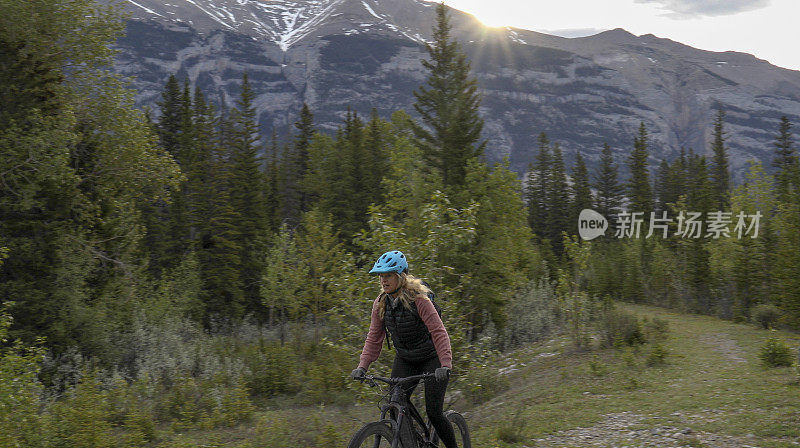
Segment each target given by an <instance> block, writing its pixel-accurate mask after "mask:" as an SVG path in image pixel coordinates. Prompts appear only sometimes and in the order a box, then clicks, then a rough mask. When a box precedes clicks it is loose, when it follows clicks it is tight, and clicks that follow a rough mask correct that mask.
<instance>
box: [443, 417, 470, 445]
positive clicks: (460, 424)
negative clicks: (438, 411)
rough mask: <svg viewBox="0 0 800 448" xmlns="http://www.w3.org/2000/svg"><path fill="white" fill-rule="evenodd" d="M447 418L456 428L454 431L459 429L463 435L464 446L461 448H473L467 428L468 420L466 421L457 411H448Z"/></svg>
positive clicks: (462, 442)
mask: <svg viewBox="0 0 800 448" xmlns="http://www.w3.org/2000/svg"><path fill="white" fill-rule="evenodd" d="M445 417H447V419H448V420H450V423H452V424H453V426H455V428H454V430H455V429H457V430H458V431H459V432H460V433H461V444H462V446H461V447H459V448H472V441H471V440H470V439H469V428H467V420H466V419H464V416H463V415H461V414H459V413H458V412H456V411H447V412H446V413H445Z"/></svg>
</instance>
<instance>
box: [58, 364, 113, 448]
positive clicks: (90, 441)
mask: <svg viewBox="0 0 800 448" xmlns="http://www.w3.org/2000/svg"><path fill="white" fill-rule="evenodd" d="M96 375H97V374H96V372H87V373H86V374H85V375H84V376H83V378H82V379H81V381H80V382H79V383H78V384H77V385H76V386H75V387H74V388H73V389H71V390H70V391H68V393H67V394H66V397H64V399H62V400H60V401H58V402H56V403H54V404H53V405H52V406H51V407H50V411H51V414H50V417H51V418H52V423H51V425H52V427H53V429H54V432H55V439H56V440H55V446H57V447H65V448H66V447H69V448H104V447H112V446H113V445H114V443H115V438H114V437H113V436H112V432H111V423H110V422H109V419H108V418H109V415H110V412H109V411H110V408H111V407H110V405H109V402H108V392H106V391H104V390H102V389H101V387H100V382H99V381H98V380H97V377H96Z"/></svg>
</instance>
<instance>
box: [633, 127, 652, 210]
mask: <svg viewBox="0 0 800 448" xmlns="http://www.w3.org/2000/svg"><path fill="white" fill-rule="evenodd" d="M648 155H649V152H648V144H647V129H646V128H645V126H644V122H642V123H640V125H639V133H638V135H637V136H636V137H635V138H634V143H633V151H632V152H631V155H630V157H629V158H628V169H629V170H630V173H631V178H630V180H629V181H628V184H627V193H628V200H629V201H630V205H629V207H628V209H629V211H630V212H643V214H642V216H643V217H644V219H645V221H648V220H649V218H650V212H651V211H653V193H652V189H651V188H650V173H649V170H648V165H647V158H648Z"/></svg>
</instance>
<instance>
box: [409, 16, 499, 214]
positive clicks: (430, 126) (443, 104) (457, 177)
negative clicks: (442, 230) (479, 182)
mask: <svg viewBox="0 0 800 448" xmlns="http://www.w3.org/2000/svg"><path fill="white" fill-rule="evenodd" d="M450 29H451V25H450V21H449V17H448V14H447V7H446V6H445V5H444V3H440V4H439V5H438V6H437V7H436V25H435V27H434V30H433V45H430V44H428V43H426V44H425V46H426V48H427V51H428V55H429V57H430V60H423V61H422V65H423V67H425V69H426V70H428V79H427V87H426V86H421V87H420V88H419V89H418V90H416V91H415V92H414V97H415V98H416V103H415V104H414V109H415V110H416V111H417V113H419V116H420V119H421V122H420V123H416V122H413V123H412V128H413V131H414V135H415V143H416V144H417V145H418V146H419V147H420V148H422V152H423V156H424V157H425V160H426V161H427V162H428V163H429V164H430V165H431V166H433V167H434V168H435V169H437V170H439V172H440V173H441V176H442V179H443V181H444V184H445V186H446V187H457V186H459V185H462V184H463V182H464V175H465V173H466V167H467V162H468V161H469V160H470V159H473V158H477V157H479V156H480V155H482V153H483V149H484V147H485V146H486V142H485V141H484V142H480V143H479V142H478V141H479V140H480V136H481V130H482V129H483V120H482V119H481V118H480V116H479V115H478V106H479V104H480V97H479V95H478V92H477V89H478V87H477V81H476V79H475V78H474V77H471V76H470V73H469V72H470V63H469V62H468V61H467V58H466V55H465V54H464V53H463V52H462V51H461V49H460V47H459V45H458V43H457V42H456V41H454V40H453V39H452V38H451V36H450ZM454 191H455V188H454ZM465 200H466V199H465Z"/></svg>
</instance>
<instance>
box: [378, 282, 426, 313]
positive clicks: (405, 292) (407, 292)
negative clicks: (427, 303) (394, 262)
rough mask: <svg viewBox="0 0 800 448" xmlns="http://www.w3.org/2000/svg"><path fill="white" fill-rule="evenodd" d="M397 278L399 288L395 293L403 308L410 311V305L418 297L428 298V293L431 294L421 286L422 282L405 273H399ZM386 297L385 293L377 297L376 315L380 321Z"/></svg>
mask: <svg viewBox="0 0 800 448" xmlns="http://www.w3.org/2000/svg"><path fill="white" fill-rule="evenodd" d="M397 276H398V277H400V286H399V288H398V290H397V291H398V293H399V297H400V301H401V302H402V303H403V306H404V307H406V308H407V309H411V303H412V302H413V301H414V300H416V298H417V297H419V296H422V297H424V298H426V299H427V298H428V293H429V292H431V289H430V288H428V287H427V286H425V285H423V284H422V280H420V279H418V278H417V277H414V276H413V275H411V274H406V273H405V272H399V273H397ZM388 296H389V295H388V294H386V293H385V292H381V293H380V294H379V295H378V298H380V299H381V303H380V305H379V306H380V308H378V313H379V314H378V315H379V316H380V318H381V319H383V314H384V313H385V312H386V299H387V298H388Z"/></svg>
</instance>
